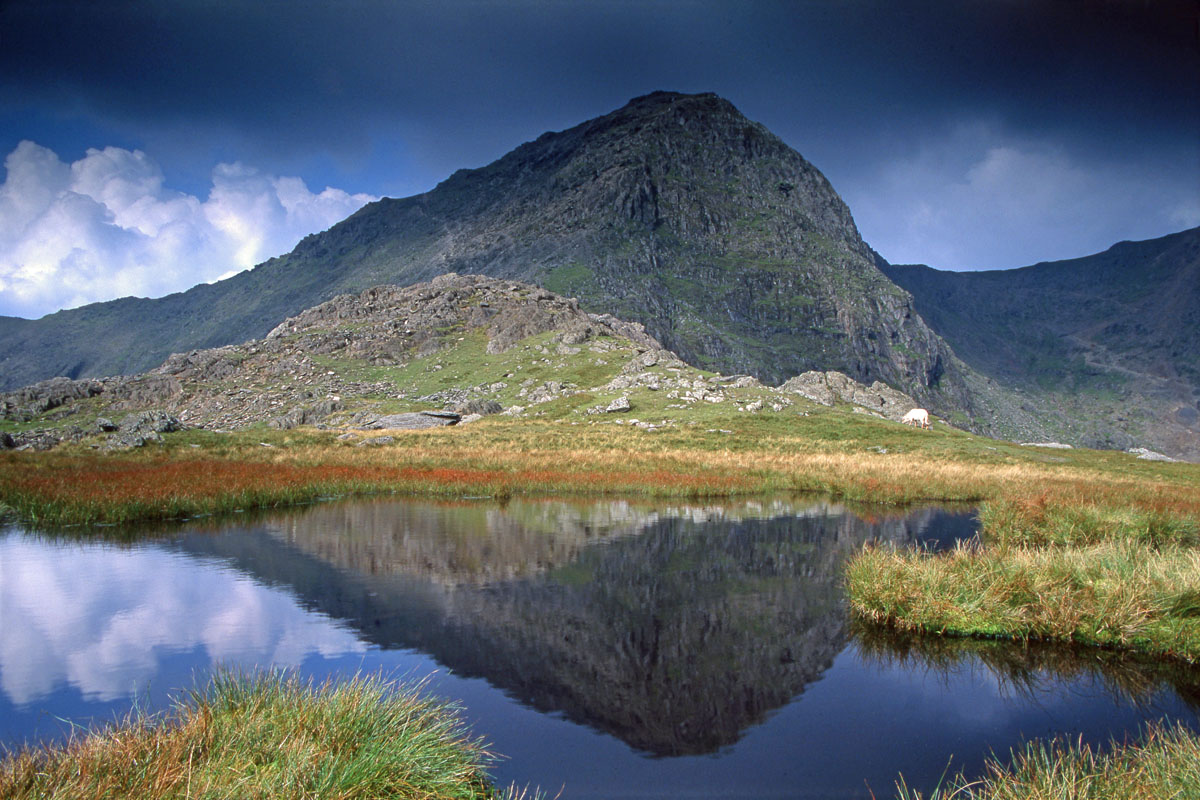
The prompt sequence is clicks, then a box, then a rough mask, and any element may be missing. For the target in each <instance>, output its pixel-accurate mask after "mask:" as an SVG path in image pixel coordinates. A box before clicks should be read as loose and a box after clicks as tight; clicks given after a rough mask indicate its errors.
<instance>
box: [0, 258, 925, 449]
mask: <svg viewBox="0 0 1200 800" xmlns="http://www.w3.org/2000/svg"><path fill="white" fill-rule="evenodd" d="M797 404H800V405H803V406H805V407H809V406H813V405H824V406H832V405H834V404H846V405H851V406H854V407H857V408H858V409H859V410H860V411H864V412H869V413H871V414H875V415H877V416H880V417H883V418H887V419H891V420H894V421H895V420H899V419H900V417H901V416H902V415H903V414H904V413H905V412H906V411H907V410H908V409H910V408H912V407H913V405H914V400H913V399H912V398H911V397H909V396H907V395H905V394H903V393H901V392H898V391H896V390H894V389H892V388H890V387H888V386H887V385H885V384H884V383H882V382H879V381H876V382H874V383H872V384H871V385H870V386H867V385H865V384H862V383H859V382H857V381H854V380H852V379H851V378H849V377H847V376H845V375H843V374H841V373H837V372H818V371H811V372H807V373H804V374H802V375H798V376H795V377H793V378H791V379H789V380H788V381H786V382H784V383H783V384H782V385H781V386H779V387H768V386H764V385H763V384H762V383H761V382H759V381H758V380H757V379H756V378H753V377H751V376H747V375H740V376H736V375H735V376H723V375H720V374H712V373H707V372H703V371H701V370H698V369H696V368H695V367H692V366H689V365H687V364H685V363H684V362H683V361H682V360H680V359H679V357H678V356H676V355H675V354H674V353H671V352H670V351H668V350H665V349H663V347H662V345H661V344H660V343H659V342H658V341H657V340H655V339H654V338H653V337H651V336H650V335H648V334H647V333H646V331H645V328H643V326H642V325H641V324H639V323H630V322H624V321H621V320H618V319H616V318H615V317H612V316H611V315H607V314H603V315H602V314H592V313H588V312H586V311H584V310H583V309H582V308H581V307H580V304H579V302H578V301H577V300H575V299H573V298H570V299H569V298H564V297H561V296H559V295H556V294H554V293H553V292H549V291H547V290H545V289H542V288H540V287H537V286H534V285H532V284H527V283H520V282H517V281H507V280H496V279H493V278H488V277H486V276H483V275H457V274H454V273H450V274H447V275H442V276H439V277H438V278H436V279H434V280H433V281H430V282H428V283H421V284H417V285H415V286H409V287H399V286H378V287H374V288H371V289H368V290H366V291H364V292H361V293H359V294H353V295H341V296H339V297H335V298H333V299H332V300H328V301H326V302H325V303H322V304H321V305H318V306H315V307H313V308H311V309H308V310H306V311H304V312H303V313H301V314H298V315H297V316H295V317H290V318H288V319H287V320H285V321H284V322H282V323H280V324H279V325H278V326H276V327H275V329H273V330H272V331H270V333H268V334H267V336H266V337H265V338H263V339H258V340H252V341H249V342H243V343H242V344H238V345H227V346H225V347H218V348H210V349H206V350H192V351H189V352H186V353H176V354H174V355H172V356H170V357H169V358H167V360H166V361H165V362H164V363H163V364H162V365H160V366H159V367H157V368H156V369H153V370H150V371H148V372H145V373H142V374H139V375H133V376H121V377H109V378H84V379H79V380H71V379H69V378H51V379H48V380H46V381H41V382H39V383H36V384H32V385H30V386H26V387H23V388H21V389H17V390H14V391H11V392H7V393H3V394H0V446H7V447H33V448H38V449H44V448H49V447H53V446H55V445H56V444H58V443H59V442H60V441H62V440H64V439H67V440H73V441H80V440H83V441H87V442H90V443H91V444H93V445H94V446H97V447H105V448H128V447H136V446H141V445H143V444H146V443H147V442H148V441H154V440H156V439H157V438H158V435H159V434H161V433H167V432H170V431H173V430H177V429H179V428H180V427H204V428H208V429H215V430H227V429H231V428H243V427H249V426H254V425H261V424H264V423H265V424H268V425H271V426H273V427H276V428H292V427H296V426H299V425H319V426H323V427H338V428H348V429H352V430H358V431H365V430H374V429H389V430H391V429H409V428H421V427H433V426H437V425H452V424H462V423H466V422H470V421H474V420H476V419H478V418H479V417H481V416H484V415H488V414H497V413H505V414H508V415H510V416H538V417H546V416H551V417H555V418H563V417H570V418H571V419H573V420H579V421H584V420H595V419H596V417H597V415H614V416H613V417H611V418H610V419H612V421H619V422H620V423H621V424H632V425H637V426H640V427H645V428H657V427H664V426H673V425H677V424H681V423H693V424H694V423H695V422H697V421H698V420H700V419H708V417H709V416H712V417H713V418H716V419H719V418H721V417H722V416H725V415H728V414H731V413H745V414H758V413H777V412H783V411H788V412H789V413H807V412H805V411H802V410H800V409H795V408H793V406H796V405H797ZM697 409H703V410H701V411H698V410H697ZM709 409H710V411H707V410H709ZM635 412H636V413H635ZM647 415H653V421H650V420H648V419H647V418H646V417H647ZM346 436H348V437H350V438H353V439H356V440H357V441H359V442H360V443H372V442H377V443H385V442H386V441H387V437H386V436H384V435H381V436H378V437H376V438H374V439H370V438H363V437H361V436H359V435H356V434H354V433H350V432H348V433H347V434H346Z"/></svg>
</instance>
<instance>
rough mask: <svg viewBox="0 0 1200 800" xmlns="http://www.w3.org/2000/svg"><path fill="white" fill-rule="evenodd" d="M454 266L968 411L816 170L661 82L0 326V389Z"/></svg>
mask: <svg viewBox="0 0 1200 800" xmlns="http://www.w3.org/2000/svg"><path fill="white" fill-rule="evenodd" d="M449 271H455V272H460V273H468V272H469V273H481V274H486V275H489V276H492V277H498V278H515V279H521V280H527V281H530V282H533V283H537V284H539V285H542V286H544V287H546V288H548V289H551V290H553V291H556V292H559V293H562V294H567V295H574V296H576V297H578V298H579V300H580V303H581V305H582V306H583V307H584V308H585V309H586V310H589V311H594V312H605V313H613V314H615V315H616V316H618V317H621V318H623V319H629V320H632V321H636V322H641V323H643V324H644V325H645V326H646V328H647V331H648V332H649V333H650V334H651V335H652V336H654V337H656V338H657V339H659V340H660V341H661V342H662V343H663V344H664V345H665V346H666V347H668V348H670V349H672V350H674V351H676V352H677V353H679V355H680V356H681V357H683V358H684V359H686V360H688V361H690V362H692V363H695V364H697V365H700V366H703V367H707V368H712V369H716V370H720V371H723V372H727V373H730V372H746V373H750V374H753V375H755V376H756V377H759V378H761V379H762V380H764V381H766V382H769V383H778V382H781V381H782V380H784V379H786V378H788V377H790V376H792V375H796V374H799V373H801V372H804V371H806V370H810V369H822V370H829V369H832V370H839V371H842V372H845V373H846V374H848V375H850V376H852V377H854V378H856V379H859V380H862V381H864V382H867V383H870V382H871V381H874V380H883V381H885V382H887V383H889V384H892V385H893V386H896V387H897V388H900V389H902V390H903V391H906V392H908V393H910V394H912V395H914V396H915V397H917V398H919V399H920V400H922V401H923V402H925V403H926V404H928V405H930V406H931V407H932V408H934V409H942V410H944V411H949V410H951V409H965V408H967V407H968V406H969V402H968V399H967V394H966V391H965V389H964V384H963V380H962V370H961V367H960V365H959V364H958V363H957V362H956V361H955V359H954V357H953V355H952V354H951V353H950V351H949V349H948V348H947V347H946V345H945V344H944V343H943V342H942V341H941V340H940V339H939V338H938V337H937V335H936V334H934V333H933V332H932V331H931V330H930V329H929V328H928V327H927V326H926V325H925V324H924V322H923V321H922V320H921V319H920V317H919V316H918V315H917V313H916V312H915V310H914V308H913V305H912V301H911V297H910V296H909V295H908V293H907V292H905V291H903V290H901V289H899V288H898V287H896V286H895V285H894V284H893V283H891V282H890V281H889V280H888V279H887V278H886V277H885V276H884V275H883V274H882V273H880V272H879V270H878V269H877V268H876V267H875V265H874V261H873V259H872V255H871V252H870V250H869V248H867V247H866V245H864V243H863V242H862V240H861V238H860V237H859V234H858V231H857V229H856V228H855V226H854V222H853V219H852V218H851V216H850V212H849V210H848V209H847V207H846V205H845V203H843V202H842V200H841V199H840V198H839V197H838V196H837V194H836V192H834V191H833V189H832V187H830V185H829V183H828V181H826V180H825V178H824V177H823V176H822V175H821V174H820V173H819V172H818V171H817V170H816V169H815V168H814V167H813V166H812V165H811V164H809V163H808V162H807V161H805V160H804V158H803V157H801V156H800V155H799V154H798V153H796V152H795V151H794V150H792V149H791V148H789V147H788V146H787V145H786V144H784V143H783V142H782V141H781V140H780V139H779V138H778V137H776V136H774V135H773V134H771V133H770V132H769V131H767V130H766V129H765V128H764V127H763V126H761V125H759V124H757V123H754V122H751V121H750V120H748V119H746V118H745V117H744V116H743V115H742V114H741V113H739V112H738V111H737V109H735V108H734V107H733V106H732V105H731V104H730V103H728V102H727V101H725V100H723V99H721V98H719V97H716V96H715V95H680V94H673V93H665V92H660V93H655V94H652V95H647V96H645V97H641V98H637V99H635V100H633V101H631V102H630V103H629V104H628V105H627V106H625V107H623V108H621V109H619V110H617V111H614V112H612V113H611V114H608V115H605V116H603V117H600V118H597V119H594V120H591V121H589V122H585V123H583V124H581V125H579V126H576V127H574V128H571V129H569V130H566V131H562V132H558V133H547V134H544V135H543V136H541V137H539V138H538V139H537V140H536V141H533V142H529V143H527V144H525V145H522V146H521V147H518V148H517V149H516V150H514V151H512V152H511V153H509V154H508V155H506V156H504V157H503V158H501V159H499V160H498V161H496V162H494V163H493V164H490V165H488V166H486V167H483V168H481V169H475V170H461V171H459V172H457V173H455V174H454V175H452V176H451V177H450V178H448V179H447V180H446V181H444V182H443V183H442V184H440V185H439V186H438V187H437V188H435V189H434V190H432V191H430V192H428V193H426V194H423V195H419V196H416V197H410V198H406V199H401V200H383V201H380V202H378V203H374V204H371V205H369V206H366V207H364V208H363V209H361V210H360V211H359V212H358V213H356V214H354V215H353V216H351V217H350V218H349V219H347V220H345V221H344V222H342V223H340V224H338V225H336V226H334V227H333V228H331V229H330V230H329V231H326V232H325V233H322V234H319V235H315V236H310V237H308V238H306V239H305V240H304V241H302V242H301V243H300V244H299V245H298V246H297V247H296V249H295V250H294V251H293V252H292V253H289V254H288V255H286V256H283V257H281V258H277V259H272V260H271V261H268V262H266V263H264V264H262V265H260V266H258V267H257V268H255V269H254V270H252V271H250V272H247V273H243V274H240V275H237V276H235V277H233V278H230V279H228V280H226V281H222V282H221V283H218V284H214V285H210V286H203V287H197V288H196V289H193V290H190V291H189V292H185V293H181V294H178V295H172V296H170V297H167V298H163V299H161V300H129V299H127V300H122V301H115V302H113V303H102V304H96V305H94V306H88V307H85V308H83V309H78V310H75V311H69V312H60V313H58V314H54V315H50V316H49V317H46V318H44V319H43V320H38V321H17V320H0V322H3V323H4V324H0V353H3V354H4V358H3V360H0V370H2V371H3V375H4V387H0V388H10V387H13V386H19V385H22V384H25V383H31V382H33V381H34V380H37V379H40V378H45V377H49V376H50V375H51V374H62V375H67V376H69V377H87V376H95V375H103V374H110V373H115V372H135V371H139V370H143V369H147V368H149V367H151V366H154V365H155V364H157V363H161V362H162V361H163V360H164V359H165V358H166V356H167V355H169V354H170V353H172V352H182V351H187V350H191V349H195V348H197V347H212V346H218V345H223V344H229V343H233V342H239V341H244V340H246V339H250V338H256V337H262V336H264V335H265V334H266V333H267V332H268V331H269V330H271V329H272V328H273V327H274V326H275V325H277V324H278V323H279V322H280V321H281V320H283V319H284V318H285V317H287V316H290V315H294V314H296V313H298V312H300V311H301V310H302V309H304V308H307V307H310V306H312V305H315V304H317V303H319V302H322V301H324V300H327V299H329V298H330V297H333V296H334V295H336V294H339V293H343V292H348V291H361V290H363V289H365V288H367V287H370V286H374V285H378V284H381V283H397V284H401V285H407V284H411V283H416V282H419V281H423V280H429V279H431V278H433V277H435V276H436V275H439V274H442V273H445V272H449Z"/></svg>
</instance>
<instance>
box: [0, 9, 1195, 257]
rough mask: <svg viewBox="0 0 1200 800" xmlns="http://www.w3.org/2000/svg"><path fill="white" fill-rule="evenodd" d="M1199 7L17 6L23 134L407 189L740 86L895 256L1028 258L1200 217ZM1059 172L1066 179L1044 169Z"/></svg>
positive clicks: (183, 183) (6, 66)
mask: <svg viewBox="0 0 1200 800" xmlns="http://www.w3.org/2000/svg"><path fill="white" fill-rule="evenodd" d="M1196 14H1197V12H1196V5H1195V3H1194V2H1191V0H1182V1H1181V0H1145V1H1142V0H1070V1H1068V0H925V1H924V2H911V3H897V2H890V0H889V1H887V2H885V1H884V0H808V1H804V0H797V1H796V2H783V1H781V2H749V1H744V2H715V1H705V0H695V1H694V2H684V1H682V0H681V1H679V2H649V1H648V0H639V1H638V2H632V1H631V2H615V1H614V2H586V1H584V0H577V1H575V2H567V1H566V0H564V1H563V2H534V1H533V0H526V1H525V2H437V3H435V2H413V3H400V2H382V1H381V2H361V1H360V2H338V3H325V2H319V3H318V2H249V1H247V2H236V1H231V2H221V3H212V2H199V0H196V1H192V2H188V1H184V2H170V1H169V0H165V1H164V0H160V1H159V2H77V3H76V2H46V0H18V1H17V2H8V3H4V4H2V5H0V147H3V148H4V151H5V152H6V153H13V152H15V148H16V147H17V145H18V142H20V141H21V140H22V139H32V140H34V141H36V142H37V143H38V144H40V145H43V146H45V147H48V148H50V149H51V150H52V151H54V152H57V153H59V154H61V156H62V157H63V158H64V159H66V160H67V161H71V160H74V159H77V158H81V157H82V156H83V155H84V151H85V150H86V148H88V147H104V146H106V145H116V146H118V147H121V148H126V149H133V148H138V149H142V150H144V151H145V152H146V153H148V154H149V155H150V157H151V158H153V159H155V160H157V162H158V163H159V164H161V167H162V170H163V172H164V173H165V176H166V180H167V183H168V185H170V186H173V187H175V188H179V189H183V190H184V191H186V192H191V193H193V194H196V195H202V194H203V192H204V191H206V190H207V187H208V185H209V182H210V180H211V175H212V173H213V168H214V165H215V164H217V163H218V162H221V161H224V162H232V161H242V162H245V163H246V164H249V165H253V166H255V167H259V168H262V169H265V170H268V171H271V172H272V173H274V174H277V175H300V176H303V177H304V179H305V180H306V181H308V182H309V183H310V184H312V185H313V186H314V190H315V189H317V188H320V187H321V186H323V185H326V184H329V185H332V186H338V187H343V188H345V189H347V190H348V191H350V192H367V193H371V194H393V195H403V194H410V193H414V192H417V191H423V190H425V189H428V188H430V187H431V186H432V185H433V184H434V183H436V182H437V181H438V180H440V179H442V178H444V177H445V176H446V175H448V174H450V173H451V172H453V171H454V170H455V169H457V168H459V167H463V166H478V165H481V164H484V163H486V162H488V161H490V160H492V159H494V158H497V157H499V156H500V155H502V154H503V153H505V152H507V151H508V150H509V149H511V148H512V147H514V146H516V145H517V144H519V143H521V142H523V141H527V140H529V139H532V138H535V137H536V136H537V135H539V134H540V133H542V132H543V131H546V130H558V129H562V128H565V127H568V126H570V125H573V124H576V123H578V122H581V121H583V120H585V119H587V118H590V117H593V116H596V115H598V114H602V113H605V112H607V111H610V110H612V109H613V108H616V107H618V106H620V105H622V104H623V103H624V102H625V101H627V100H628V99H629V98H630V97H633V96H635V95H639V94H643V93H646V92H648V91H652V90H654V89H674V90H679V91H715V92H717V93H719V94H722V95H723V96H725V97H727V98H729V99H730V100H731V101H733V102H734V103H735V104H736V105H737V106H738V107H739V108H740V109H741V110H742V111H743V112H745V113H746V114H747V115H748V116H750V117H751V118H753V119H756V120H759V121H761V122H763V123H764V124H766V125H767V126H768V127H769V128H771V129H772V130H773V131H775V132H776V133H778V134H779V135H780V136H781V137H782V138H783V139H784V140H785V141H787V142H788V143H789V144H791V145H792V146H793V147H795V148H796V149H798V150H799V151H800V152H801V153H803V154H804V155H805V156H806V157H807V158H808V159H809V160H810V161H812V162H813V163H814V164H816V165H817V166H818V167H819V168H820V169H821V170H822V171H823V172H825V173H826V175H828V176H829V178H830V179H831V181H832V182H833V184H834V186H835V188H837V189H838V190H839V191H840V192H841V193H842V194H843V195H844V196H845V197H846V199H847V201H848V202H849V204H850V206H851V208H852V210H853V211H854V213H855V216H856V219H857V220H858V222H859V225H860V228H861V229H862V231H863V234H864V236H865V238H866V239H867V240H868V241H869V242H870V243H871V244H873V245H874V246H875V247H876V248H878V249H879V250H880V251H881V252H882V253H883V254H884V255H885V256H886V257H888V258H889V259H891V260H893V261H917V260H921V261H927V262H930V263H934V264H935V265H936V266H941V267H951V268H960V267H968V266H970V267H977V266H1018V265H1021V264H1024V263H1031V262H1033V261H1036V260H1039V259H1041V258H1057V257H1067V256H1073V255H1081V254H1083V253H1085V252H1090V251H1093V250H1098V249H1101V248H1103V247H1104V246H1107V245H1108V244H1111V243H1112V242H1113V241H1115V240H1117V239H1120V238H1146V237H1149V236H1155V235H1161V234H1163V233H1167V232H1169V231H1170V230H1175V229H1178V228H1181V227H1185V226H1187V225H1194V224H1200V190H1198V189H1197V188H1196V186H1197V184H1198V183H1200V142H1198V138H1200V137H1198V136H1197V131H1200V47H1198V45H1197V21H1196ZM1039 176H1042V178H1044V180H1040V181H1039Z"/></svg>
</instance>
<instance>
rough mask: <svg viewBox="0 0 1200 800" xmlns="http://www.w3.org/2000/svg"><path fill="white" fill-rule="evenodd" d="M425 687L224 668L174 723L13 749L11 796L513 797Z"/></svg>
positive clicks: (130, 726) (6, 764)
mask: <svg viewBox="0 0 1200 800" xmlns="http://www.w3.org/2000/svg"><path fill="white" fill-rule="evenodd" d="M423 689H424V687H423V686H422V684H421V683H419V682H418V683H409V684H401V685H397V684H394V683H391V682H389V681H386V680H383V679H381V678H379V677H364V676H359V677H355V678H353V679H350V680H346V681H343V682H339V683H325V684H322V685H316V684H314V683H312V682H311V681H303V680H301V679H299V678H297V677H295V676H284V675H281V674H256V675H244V674H238V673H230V672H225V673H219V674H217V675H216V676H214V677H213V678H212V680H211V682H210V683H209V684H208V685H207V686H206V687H204V688H202V689H199V690H195V691H193V692H191V693H190V694H188V695H187V696H186V697H184V698H183V699H181V700H179V701H178V702H177V704H176V707H175V708H174V710H173V711H172V712H170V713H169V714H168V715H166V716H165V717H150V716H145V715H136V714H135V715H132V716H130V717H129V718H127V719H125V720H124V721H122V722H120V723H117V724H114V725H110V726H108V727H106V728H103V729H99V730H96V731H93V732H90V733H86V734H77V735H74V736H72V738H70V739H69V740H68V741H67V742H65V743H64V744H61V745H50V746H43V747H37V748H27V749H24V750H21V751H18V752H15V753H11V754H8V755H7V756H6V757H5V758H4V759H3V760H2V761H0V797H4V798H9V799H10V800H25V798H28V799H29V800H33V798H38V800H55V799H57V798H62V799H63V800H66V798H80V797H105V798H113V799H114V800H123V799H124V798H129V799H130V800H133V799H134V798H138V799H140V798H147V797H153V798H161V799H164V800H168V799H171V798H180V800H183V799H185V798H188V799H190V798H215V797H238V798H252V799H261V800H270V799H271V798H299V797H312V798H318V797H320V798H339V799H344V800H352V799H353V798H363V800H367V799H368V798H369V799H370V800H381V799H384V798H406V799H415V798H421V799H428V800H432V799H433V798H438V799H439V800H441V799H442V798H444V799H445V800H458V799H460V798H461V799H462V800H474V799H475V798H498V797H500V796H502V795H501V794H500V793H498V792H497V790H496V789H495V788H494V787H493V786H492V784H491V782H490V780H489V778H488V775H487V769H488V767H489V765H490V764H492V763H493V762H494V757H493V755H492V754H491V753H489V752H488V751H487V749H486V748H485V746H484V745H483V743H482V742H480V741H479V740H478V739H475V738H472V737H471V735H470V734H469V732H468V731H467V730H466V728H465V726H464V724H463V722H462V721H461V719H460V717H459V714H458V710H457V709H456V708H455V707H454V706H452V705H448V704H447V703H445V702H443V701H440V700H437V699H433V698H431V697H429V696H427V695H425V694H424V691H423ZM512 795H513V792H510V794H509V795H507V796H512Z"/></svg>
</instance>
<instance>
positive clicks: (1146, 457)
mask: <svg viewBox="0 0 1200 800" xmlns="http://www.w3.org/2000/svg"><path fill="white" fill-rule="evenodd" d="M1125 452H1126V453H1130V454H1131V455H1135V456H1137V457H1138V458H1140V459H1142V460H1143V461H1171V462H1175V461H1178V460H1179V459H1177V458H1171V457H1170V456H1167V455H1163V454H1162V453H1156V452H1154V451H1153V450H1150V449H1147V448H1145V447H1131V448H1129V449H1128V450H1126V451H1125Z"/></svg>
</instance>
